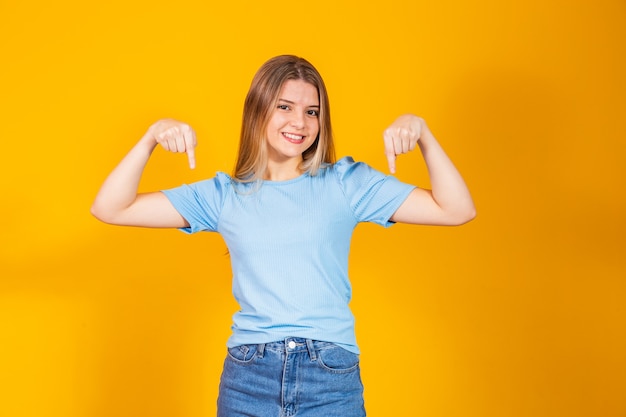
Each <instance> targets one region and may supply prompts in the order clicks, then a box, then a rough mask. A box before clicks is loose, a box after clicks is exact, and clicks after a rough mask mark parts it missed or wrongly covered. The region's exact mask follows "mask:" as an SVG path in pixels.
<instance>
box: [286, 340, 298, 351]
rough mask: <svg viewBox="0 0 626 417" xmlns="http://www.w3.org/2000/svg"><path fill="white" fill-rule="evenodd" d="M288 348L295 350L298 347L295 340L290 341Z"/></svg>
mask: <svg viewBox="0 0 626 417" xmlns="http://www.w3.org/2000/svg"><path fill="white" fill-rule="evenodd" d="M287 347H288V348H289V349H293V348H295V347H296V342H294V341H293V340H290V341H289V343H287Z"/></svg>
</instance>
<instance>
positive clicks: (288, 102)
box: [278, 98, 320, 109]
mask: <svg viewBox="0 0 626 417" xmlns="http://www.w3.org/2000/svg"><path fill="white" fill-rule="evenodd" d="M278 101H283V102H285V103H287V104H296V103H295V102H293V101H291V100H287V99H284V98H279V99H278ZM307 107H314V108H317V109H319V108H320V106H319V105H317V104H312V105H310V106H307Z"/></svg>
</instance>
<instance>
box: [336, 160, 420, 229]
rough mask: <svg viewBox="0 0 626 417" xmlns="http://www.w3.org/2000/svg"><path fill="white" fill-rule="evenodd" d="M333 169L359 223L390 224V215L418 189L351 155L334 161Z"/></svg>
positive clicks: (386, 225)
mask: <svg viewBox="0 0 626 417" xmlns="http://www.w3.org/2000/svg"><path fill="white" fill-rule="evenodd" d="M334 172H335V174H336V175H337V179H338V181H339V184H340V186H341V188H342V191H343V193H344V195H345V197H346V199H347V201H348V204H349V205H350V208H351V210H352V212H353V213H354V215H355V217H356V219H357V221H359V222H372V223H376V224H379V225H382V226H385V227H388V226H391V225H392V224H394V223H393V222H391V221H390V220H389V218H390V217H391V216H392V215H393V213H395V212H396V210H397V209H398V207H400V205H402V203H403V202H404V200H406V198H407V197H408V195H409V194H410V193H411V191H412V190H413V189H414V188H415V186H414V185H410V184H406V183H403V182H401V181H399V180H398V179H397V178H395V177H393V176H391V175H385V174H383V173H382V172H380V171H377V170H375V169H374V168H372V167H370V166H369V165H367V164H365V163H363V162H355V161H354V160H353V159H352V158H351V157H349V156H347V157H344V158H342V159H340V160H339V161H337V162H336V163H335V165H334Z"/></svg>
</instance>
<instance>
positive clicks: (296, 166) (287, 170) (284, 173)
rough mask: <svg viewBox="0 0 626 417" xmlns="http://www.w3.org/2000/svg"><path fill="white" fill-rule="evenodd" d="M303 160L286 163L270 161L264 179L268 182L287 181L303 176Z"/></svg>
mask: <svg viewBox="0 0 626 417" xmlns="http://www.w3.org/2000/svg"><path fill="white" fill-rule="evenodd" d="M301 162H302V160H297V159H292V160H288V161H284V162H276V161H268V164H267V169H266V170H265V175H264V176H263V179H265V180H268V181H287V180H292V179H294V178H297V177H299V176H300V175H302V170H301V169H300V164H301Z"/></svg>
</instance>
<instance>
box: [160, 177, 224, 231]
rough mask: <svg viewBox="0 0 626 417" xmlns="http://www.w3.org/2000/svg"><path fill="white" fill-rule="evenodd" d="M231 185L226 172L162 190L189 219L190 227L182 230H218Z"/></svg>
mask: <svg viewBox="0 0 626 417" xmlns="http://www.w3.org/2000/svg"><path fill="white" fill-rule="evenodd" d="M230 187H231V179H230V177H229V176H228V175H226V174H224V173H218V174H217V175H216V176H215V177H213V178H211V179H208V180H204V181H199V182H195V183H193V184H189V185H187V184H184V185H181V186H180V187H176V188H171V189H169V190H162V192H163V194H165V196H166V197H167V198H168V199H169V200H170V202H171V203H172V205H173V206H174V208H175V209H176V211H178V212H179V213H180V215H181V216H183V217H184V218H185V220H187V222H188V223H189V227H186V228H182V229H181V230H182V231H183V232H186V233H196V232H200V231H210V232H215V231H217V226H218V222H219V218H220V214H221V212H222V207H223V205H224V198H225V196H226V193H227V192H228V190H229V188H230Z"/></svg>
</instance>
